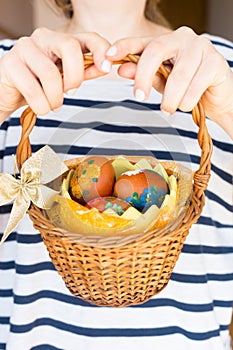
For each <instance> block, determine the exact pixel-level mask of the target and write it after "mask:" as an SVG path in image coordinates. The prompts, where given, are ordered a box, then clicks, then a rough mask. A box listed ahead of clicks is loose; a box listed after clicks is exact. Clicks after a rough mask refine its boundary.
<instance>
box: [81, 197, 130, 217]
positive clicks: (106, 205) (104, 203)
mask: <svg viewBox="0 0 233 350" xmlns="http://www.w3.org/2000/svg"><path fill="white" fill-rule="evenodd" d="M86 207H87V208H89V209H91V208H96V209H98V210H99V211H100V212H101V213H102V212H103V211H105V210H107V209H112V210H114V211H115V213H116V214H118V215H122V214H123V213H124V212H125V211H126V210H127V209H128V208H129V207H130V204H129V203H128V202H126V201H124V200H123V199H121V198H116V197H97V198H94V199H92V200H91V201H89V202H88V203H87V204H86Z"/></svg>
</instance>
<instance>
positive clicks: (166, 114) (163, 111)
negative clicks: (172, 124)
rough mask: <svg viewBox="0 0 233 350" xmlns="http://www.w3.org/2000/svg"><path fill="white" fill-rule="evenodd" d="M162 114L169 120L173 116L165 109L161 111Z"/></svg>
mask: <svg viewBox="0 0 233 350" xmlns="http://www.w3.org/2000/svg"><path fill="white" fill-rule="evenodd" d="M161 112H162V115H163V116H164V117H165V118H168V117H170V116H171V113H169V112H167V111H165V110H164V109H161Z"/></svg>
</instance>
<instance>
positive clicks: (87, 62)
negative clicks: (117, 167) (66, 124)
mask: <svg viewBox="0 0 233 350" xmlns="http://www.w3.org/2000/svg"><path fill="white" fill-rule="evenodd" d="M139 58H140V56H139V55H127V56H126V57H125V58H124V59H122V60H120V61H115V62H113V64H122V63H125V62H133V63H137V62H138V60H139ZM91 65H93V56H92V55H84V69H86V68H88V67H90V66H91ZM156 74H161V75H162V76H163V77H164V78H165V79H167V78H168V76H169V72H168V70H167V69H166V67H165V66H164V65H163V64H162V65H161V66H160V68H159V70H158V72H157V73H156ZM192 117H193V120H194V122H195V124H196V125H197V126H198V128H199V131H198V143H199V146H200V148H201V158H200V166H199V169H198V170H197V171H195V173H194V186H193V190H194V191H195V193H196V195H197V198H200V197H201V196H202V194H203V192H204V190H205V189H206V188H207V185H208V181H209V178H210V168H211V163H210V158H211V154H212V148H213V145H212V140H211V138H210V136H209V133H208V130H207V127H206V122H205V120H206V115H205V111H204V107H203V106H202V104H201V102H200V101H199V102H198V104H197V105H196V106H195V107H194V109H193V111H192ZM20 123H21V125H22V133H21V139H20V142H19V144H18V147H17V151H16V160H17V165H18V169H19V170H20V169H21V167H22V165H23V163H24V162H25V161H26V160H27V159H28V158H29V157H30V156H31V153H32V151H31V144H30V140H29V136H30V133H31V131H32V129H33V127H34V125H35V123H36V114H35V113H34V112H33V111H32V110H31V108H30V107H28V108H27V109H26V110H25V111H24V112H23V113H22V115H21V118H20Z"/></svg>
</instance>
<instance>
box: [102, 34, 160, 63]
mask: <svg viewBox="0 0 233 350" xmlns="http://www.w3.org/2000/svg"><path fill="white" fill-rule="evenodd" d="M152 39H153V38H152V37H142V38H138V37H135V38H124V39H120V40H117V41H116V42H115V43H114V44H113V45H112V46H111V47H110V48H109V49H108V50H107V51H106V57H107V58H108V59H109V60H111V61H118V60H121V59H122V58H124V57H125V56H127V55H128V54H140V53H141V52H142V51H143V50H144V49H145V47H146V46H147V45H148V43H149V42H150V41H151V40H152Z"/></svg>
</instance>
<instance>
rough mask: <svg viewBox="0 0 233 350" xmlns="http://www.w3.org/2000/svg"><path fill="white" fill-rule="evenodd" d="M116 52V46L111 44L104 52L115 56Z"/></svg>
mask: <svg viewBox="0 0 233 350" xmlns="http://www.w3.org/2000/svg"><path fill="white" fill-rule="evenodd" d="M116 53H117V48H116V46H111V47H110V48H109V49H108V51H107V52H106V56H115V54H116Z"/></svg>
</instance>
